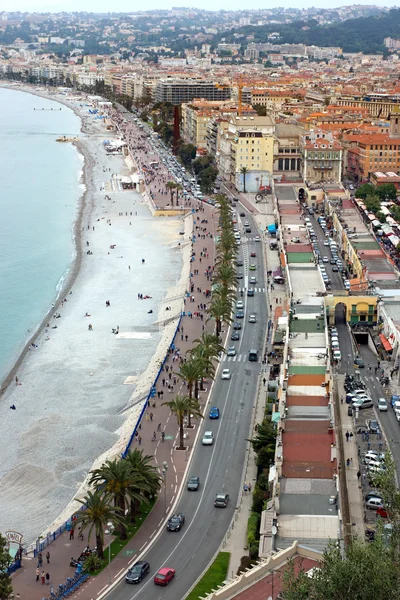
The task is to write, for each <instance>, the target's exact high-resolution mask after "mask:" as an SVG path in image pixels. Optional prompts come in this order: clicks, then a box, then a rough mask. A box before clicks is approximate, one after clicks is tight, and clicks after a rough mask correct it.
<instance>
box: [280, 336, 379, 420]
mask: <svg viewBox="0 0 400 600" xmlns="http://www.w3.org/2000/svg"><path fill="white" fill-rule="evenodd" d="M388 343H389V342H388ZM280 420H281V413H280V412H274V413H273V414H272V417H271V421H272V423H279V421H280Z"/></svg>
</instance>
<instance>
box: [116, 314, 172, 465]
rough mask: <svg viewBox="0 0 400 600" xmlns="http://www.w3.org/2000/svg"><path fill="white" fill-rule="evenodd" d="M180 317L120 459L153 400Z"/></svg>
mask: <svg viewBox="0 0 400 600" xmlns="http://www.w3.org/2000/svg"><path fill="white" fill-rule="evenodd" d="M182 316H183V315H182V314H181V315H180V317H179V321H178V324H177V326H176V329H175V333H174V335H173V337H172V342H171V343H170V345H169V347H168V352H167V354H166V355H165V356H164V360H163V362H162V363H161V367H160V368H159V369H158V373H157V375H156V376H155V379H154V381H153V385H152V386H151V388H150V391H149V393H148V395H147V398H146V402H145V403H144V405H143V408H142V410H141V412H140V415H139V417H138V420H137V421H136V425H135V427H134V429H133V431H132V434H131V436H130V438H129V441H128V443H127V445H126V447H125V450H124V452H123V453H122V458H126V455H127V454H128V452H129V448H130V447H131V444H132V442H133V440H134V439H135V435H136V432H137V430H138V427H139V425H140V423H141V422H142V419H143V415H144V413H145V412H146V408H147V405H148V403H149V400H150V398H153V397H154V394H155V391H156V385H157V381H158V378H159V377H160V375H161V373H162V371H163V370H164V365H165V363H166V362H167V359H168V354H169V350H170V349H171V348H172V347H173V346H174V339H175V337H176V334H177V333H178V331H179V327H180V326H181V321H182Z"/></svg>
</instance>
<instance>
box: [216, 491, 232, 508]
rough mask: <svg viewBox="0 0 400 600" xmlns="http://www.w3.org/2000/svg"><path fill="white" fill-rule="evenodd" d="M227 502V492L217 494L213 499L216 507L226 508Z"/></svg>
mask: <svg viewBox="0 0 400 600" xmlns="http://www.w3.org/2000/svg"><path fill="white" fill-rule="evenodd" d="M228 502H229V494H217V496H216V498H215V500H214V506H216V507H217V508H226V507H227V506H228Z"/></svg>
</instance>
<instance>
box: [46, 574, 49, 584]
mask: <svg viewBox="0 0 400 600" xmlns="http://www.w3.org/2000/svg"><path fill="white" fill-rule="evenodd" d="M46 583H47V585H49V583H50V573H49V572H48V571H47V573H46Z"/></svg>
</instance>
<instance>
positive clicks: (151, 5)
mask: <svg viewBox="0 0 400 600" xmlns="http://www.w3.org/2000/svg"><path fill="white" fill-rule="evenodd" d="M352 4H354V2H346V1H343V0H342V1H341V0H338V1H335V0H310V1H309V2H308V1H307V0H289V1H288V3H287V4H286V3H284V2H283V1H282V0H276V1H274V0H272V2H271V3H266V2H265V0H250V1H248V2H246V3H243V1H241V0H195V1H193V0H192V1H190V0H171V1H169V0H148V1H147V2H146V3H145V7H146V10H148V9H159V8H163V9H166V8H171V7H172V6H194V7H199V8H203V9H206V10H220V9H224V10H240V9H242V10H243V9H244V8H247V9H257V8H272V7H274V6H285V7H293V8H306V7H310V6H315V7H318V8H333V7H338V6H349V5H350V6H351V5H352ZM362 4H363V5H366V4H368V5H374V4H376V0H375V2H374V1H373V0H362ZM385 6H395V3H393V2H388V3H387V4H386V3H385ZM139 8H140V2H132V0H113V2H112V3H110V2H109V1H108V0H83V1H82V0H62V1H61V0H1V2H0V10H5V11H13V10H20V11H30V12H34V11H38V12H48V11H51V12H59V11H66V12H68V11H81V10H84V11H89V12H108V11H109V10H110V9H112V10H113V11H120V12H129V11H131V10H138V9H139Z"/></svg>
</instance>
